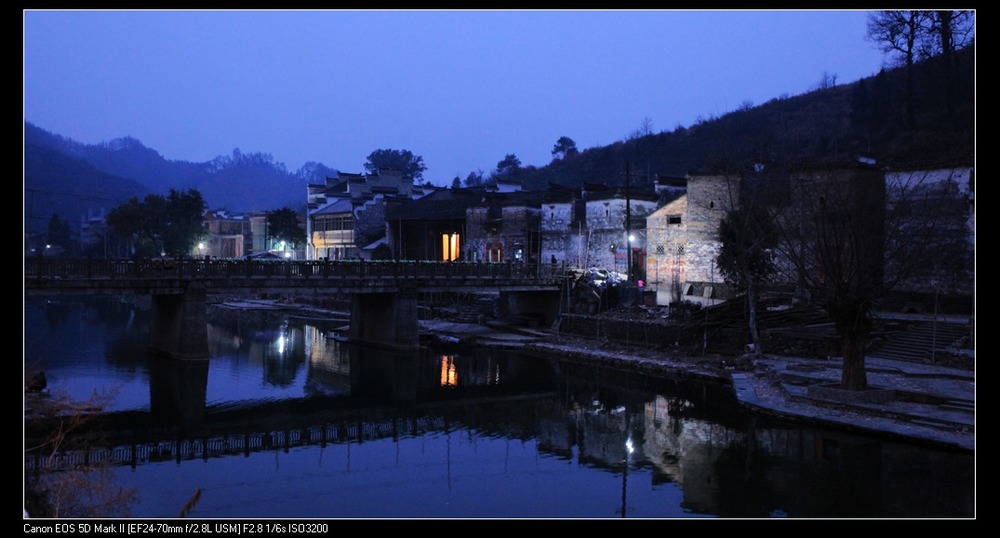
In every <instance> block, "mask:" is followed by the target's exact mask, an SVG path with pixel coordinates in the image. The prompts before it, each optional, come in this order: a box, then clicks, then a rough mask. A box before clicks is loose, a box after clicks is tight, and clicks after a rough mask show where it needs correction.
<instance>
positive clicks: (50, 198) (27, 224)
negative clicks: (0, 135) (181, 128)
mask: <svg viewBox="0 0 1000 538" xmlns="http://www.w3.org/2000/svg"><path fill="white" fill-rule="evenodd" d="M25 140H26V141H25V146H24V231H25V232H26V233H38V232H44V231H46V230H47V229H48V223H49V221H50V219H51V218H52V215H58V216H59V218H60V219H62V220H65V221H67V222H69V224H70V227H71V229H72V230H74V231H77V232H78V231H79V230H80V224H81V221H82V219H83V218H84V217H86V216H88V215H89V214H99V212H100V211H101V210H109V209H111V208H113V207H115V206H118V205H119V204H122V203H125V202H127V201H128V200H129V198H131V197H133V196H135V197H139V198H142V197H144V196H145V195H146V194H149V192H150V190H149V189H148V188H146V186H145V185H142V184H140V183H139V182H137V181H135V180H132V179H129V178H125V177H121V176H116V175H114V174H109V173H107V172H102V171H100V170H98V169H97V168H95V167H94V166H93V165H91V164H90V163H88V162H86V161H85V160H83V159H80V158H77V157H72V156H70V155H67V154H66V153H63V152H61V151H58V150H56V149H53V148H52V147H51V146H48V145H43V144H38V143H35V142H32V141H28V140H27V139H25Z"/></svg>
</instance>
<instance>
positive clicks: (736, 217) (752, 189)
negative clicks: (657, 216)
mask: <svg viewBox="0 0 1000 538" xmlns="http://www.w3.org/2000/svg"><path fill="white" fill-rule="evenodd" d="M728 184H729V197H730V204H729V207H731V208H732V209H730V210H729V211H727V212H726V215H725V217H723V219H722V222H720V223H719V242H720V243H721V248H720V249H719V254H718V256H717V258H716V265H717V266H718V268H719V271H720V272H721V273H722V275H723V277H724V278H725V280H726V282H727V283H729V284H731V285H732V286H733V287H734V288H736V289H738V290H742V291H743V292H744V294H745V300H746V305H747V328H748V329H749V332H750V340H751V342H753V348H754V353H756V354H757V355H761V354H763V347H762V345H761V340H760V333H759V331H758V329H757V307H758V304H759V299H760V291H761V288H762V287H763V286H764V285H766V284H767V283H768V282H769V281H770V280H771V278H772V277H773V276H774V274H775V273H776V271H777V268H776V266H775V262H774V253H773V247H774V246H775V244H776V242H777V237H778V236H777V230H776V229H775V227H774V222H773V221H772V220H771V215H770V212H769V210H768V203H769V201H777V199H776V198H773V197H770V196H767V192H766V191H765V187H766V186H768V182H766V181H765V178H764V177H762V175H760V174H754V175H752V176H750V177H746V176H741V177H733V178H732V179H731V180H730V181H729V182H728Z"/></svg>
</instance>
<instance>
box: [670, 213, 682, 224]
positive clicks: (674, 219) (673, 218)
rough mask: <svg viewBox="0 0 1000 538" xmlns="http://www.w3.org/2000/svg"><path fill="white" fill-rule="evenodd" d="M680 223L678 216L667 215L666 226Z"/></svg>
mask: <svg viewBox="0 0 1000 538" xmlns="http://www.w3.org/2000/svg"><path fill="white" fill-rule="evenodd" d="M680 223H681V216H680V215H667V224H680Z"/></svg>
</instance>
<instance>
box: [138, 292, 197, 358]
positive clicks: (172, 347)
mask: <svg viewBox="0 0 1000 538" xmlns="http://www.w3.org/2000/svg"><path fill="white" fill-rule="evenodd" d="M206 297H207V293H206V291H205V287H204V286H203V285H202V284H201V283H199V282H197V281H193V282H191V283H189V284H188V285H187V288H186V289H185V291H184V293H182V294H180V295H177V294H174V295H157V294H154V295H153V301H152V303H153V306H152V324H151V326H150V328H149V348H150V350H151V351H153V352H154V353H157V354H160V355H165V356H169V357H172V358H176V359H182V360H208V325H207V322H208V320H207V319H206V317H205V299H206Z"/></svg>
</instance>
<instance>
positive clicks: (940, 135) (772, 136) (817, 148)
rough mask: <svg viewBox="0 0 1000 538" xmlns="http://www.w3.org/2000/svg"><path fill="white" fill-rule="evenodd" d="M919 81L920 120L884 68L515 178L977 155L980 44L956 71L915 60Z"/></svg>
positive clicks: (594, 179) (896, 77)
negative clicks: (977, 53) (862, 158)
mask: <svg viewBox="0 0 1000 538" xmlns="http://www.w3.org/2000/svg"><path fill="white" fill-rule="evenodd" d="M949 80H950V81H951V86H950V87H949V86H947V82H948V81H949ZM913 83H914V86H913V94H912V95H913V103H912V104H913V107H912V110H913V117H912V119H911V118H909V117H908V114H907V91H906V88H907V80H906V74H905V70H904V69H902V68H897V69H892V70H883V71H881V72H880V73H878V74H877V75H875V76H871V77H868V78H865V79H862V80H859V81H855V82H853V83H849V84H842V85H832V84H829V85H827V87H824V88H817V89H816V90H814V91H811V92H808V93H805V94H802V95H798V96H794V97H787V96H782V97H778V98H775V99H772V100H770V101H768V102H767V103H763V104H761V105H758V106H752V105H750V104H749V103H748V104H747V105H745V106H743V107H740V109H739V110H736V111H733V112H730V113H728V114H725V115H723V116H721V117H719V118H708V119H705V120H703V121H699V122H698V123H696V124H695V125H692V126H690V127H678V128H676V129H674V130H673V131H672V132H660V133H650V134H648V135H645V136H634V137H631V138H630V139H629V140H626V141H622V142H616V143H615V144H612V145H609V146H604V147H599V148H591V149H585V150H581V151H580V152H579V153H578V154H576V155H573V156H571V157H566V158H563V159H559V160H554V161H553V162H552V163H551V164H549V165H547V166H544V167H539V168H535V167H525V168H522V169H520V170H519V171H518V172H517V176H516V177H517V178H518V179H520V180H521V182H522V184H523V185H524V186H525V187H526V188H545V186H547V185H548V184H551V183H557V184H563V185H580V184H583V183H605V184H619V185H620V184H622V183H621V182H622V181H624V166H625V162H629V163H630V166H631V177H632V181H633V185H638V186H640V187H641V186H642V184H643V183H644V182H649V181H652V180H653V178H654V177H655V176H656V175H657V174H658V175H661V176H683V175H685V174H687V173H691V172H704V171H724V170H732V169H734V168H737V167H742V166H745V165H746V164H748V163H751V162H762V163H777V164H781V165H783V166H796V165H809V164H818V163H822V162H826V161H833V160H841V159H843V158H845V157H853V156H857V155H864V156H869V157H872V158H875V159H876V160H877V161H878V162H879V163H880V164H882V165H885V166H897V167H909V166H925V165H930V166H935V165H942V164H949V163H962V164H972V163H973V161H974V159H975V117H976V108H975V50H974V48H973V47H969V48H966V49H964V50H962V51H959V52H958V53H957V54H956V56H955V58H954V64H953V76H952V77H950V78H949V77H947V76H945V73H944V68H943V66H942V65H941V62H940V61H939V59H938V58H931V59H929V60H926V61H924V62H921V63H918V64H916V66H915V70H914V76H913Z"/></svg>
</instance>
